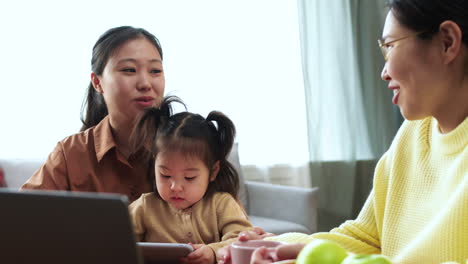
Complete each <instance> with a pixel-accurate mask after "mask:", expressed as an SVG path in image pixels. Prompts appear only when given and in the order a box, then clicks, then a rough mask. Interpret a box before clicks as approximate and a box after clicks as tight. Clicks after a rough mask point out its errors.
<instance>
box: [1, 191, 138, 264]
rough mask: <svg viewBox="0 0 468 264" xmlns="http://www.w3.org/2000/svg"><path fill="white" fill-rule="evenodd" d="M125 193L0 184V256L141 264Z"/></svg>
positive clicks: (25, 262) (25, 261)
mask: <svg viewBox="0 0 468 264" xmlns="http://www.w3.org/2000/svg"><path fill="white" fill-rule="evenodd" d="M127 204H128V201H127V198H126V197H125V196H121V195H117V194H98V193H79V192H61V191H58V192H56V191H54V192H52V191H21V192H18V191H16V190H10V189H0V251H1V253H0V262H1V263H5V264H10V263H14V264H31V263H47V264H64V263H67V264H83V263H86V264H105V263H112V264H142V263H143V259H142V257H141V255H140V253H139V249H138V247H137V245H136V242H135V237H134V235H133V230H132V225H131V220H130V217H129V213H128V209H127Z"/></svg>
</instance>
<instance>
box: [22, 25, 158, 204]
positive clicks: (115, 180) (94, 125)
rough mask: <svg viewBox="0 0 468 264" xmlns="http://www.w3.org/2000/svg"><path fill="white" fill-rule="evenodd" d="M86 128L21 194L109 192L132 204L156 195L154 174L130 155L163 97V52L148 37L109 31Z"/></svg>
mask: <svg viewBox="0 0 468 264" xmlns="http://www.w3.org/2000/svg"><path fill="white" fill-rule="evenodd" d="M91 67H92V73H91V83H90V85H89V87H88V95H87V98H86V113H85V114H84V116H83V117H82V121H83V127H82V128H81V132H80V133H78V134H74V135H71V136H69V137H67V138H65V139H64V140H62V141H60V142H59V143H58V144H57V146H56V147H55V149H54V151H53V152H52V153H51V154H50V155H49V157H48V159H47V161H46V162H45V164H44V165H43V166H42V167H41V168H40V169H39V170H38V171H36V172H35V174H34V175H33V176H32V177H31V178H30V179H29V180H28V181H27V182H26V183H25V184H24V185H23V186H22V189H47V190H68V191H87V192H109V193H120V194H124V195H127V196H128V198H129V200H130V201H133V200H135V199H137V198H138V197H139V196H140V194H141V193H143V192H148V191H151V190H152V178H150V177H149V175H150V173H149V171H150V170H151V168H150V167H149V165H148V164H146V163H144V162H143V161H142V160H141V157H139V155H138V154H131V150H130V146H129V136H130V133H131V129H132V127H133V126H134V123H135V120H136V117H137V115H138V114H139V113H141V112H142V111H143V110H144V109H146V108H149V107H152V106H157V105H159V103H160V101H161V99H162V97H163V93H164V86H165V81H164V71H163V64H162V49H161V46H160V44H159V41H158V40H157V39H156V37H155V36H153V35H152V34H151V33H149V32H148V31H146V30H144V29H141V28H133V27H129V26H123V27H117V28H112V29H109V30H108V31H107V32H105V33H104V34H103V35H101V37H100V38H99V39H98V41H97V42H96V44H95V45H94V48H93V54H92V59H91Z"/></svg>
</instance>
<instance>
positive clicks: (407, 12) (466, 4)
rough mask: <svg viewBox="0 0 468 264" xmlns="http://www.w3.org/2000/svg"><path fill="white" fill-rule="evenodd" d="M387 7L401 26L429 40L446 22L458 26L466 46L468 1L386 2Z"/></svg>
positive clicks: (405, 0)
mask: <svg viewBox="0 0 468 264" xmlns="http://www.w3.org/2000/svg"><path fill="white" fill-rule="evenodd" d="M387 7H388V8H389V10H391V12H392V13H393V15H394V16H395V18H396V19H397V20H398V22H400V24H401V25H403V26H405V27H407V28H409V29H412V30H414V31H416V32H423V33H422V34H420V35H419V37H420V38H421V39H430V38H431V37H432V36H433V35H434V34H435V33H437V32H438V31H439V26H440V24H441V23H442V22H444V21H446V20H451V21H453V22H455V23H457V24H458V26H459V27H460V29H461V31H462V34H463V37H462V41H463V43H465V44H467V45H468V1H466V0H387Z"/></svg>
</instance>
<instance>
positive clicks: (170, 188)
mask: <svg viewBox="0 0 468 264" xmlns="http://www.w3.org/2000/svg"><path fill="white" fill-rule="evenodd" d="M174 102H178V103H181V104H183V103H182V101H181V100H180V99H179V98H177V97H174V96H171V97H167V98H165V99H164V100H163V102H162V104H161V105H160V107H158V108H150V109H147V110H146V111H145V112H144V114H143V116H142V117H141V119H140V120H139V122H138V123H137V125H136V128H135V129H134V131H133V135H132V139H133V141H134V142H137V143H134V147H135V149H136V150H142V149H144V150H145V151H143V153H147V154H150V155H151V157H152V159H151V160H152V161H153V162H154V168H155V170H154V172H155V180H156V189H157V191H156V192H154V193H146V194H143V195H142V196H141V197H140V198H139V199H137V200H136V201H135V202H133V203H132V204H131V205H130V207H129V209H130V214H131V217H132V221H133V223H134V228H135V233H136V235H137V239H138V241H144V242H165V243H190V244H192V246H193V248H194V251H193V252H192V253H190V254H189V255H188V256H187V257H186V258H184V259H182V261H183V262H190V263H210V264H211V263H214V262H215V261H216V254H215V252H216V251H217V250H218V249H219V248H221V247H223V246H225V245H228V244H229V243H232V242H233V241H235V240H237V236H238V234H239V233H240V232H241V231H244V230H250V229H251V227H252V225H251V224H250V222H249V221H248V219H247V216H246V213H245V211H244V210H243V208H242V207H241V205H240V204H239V201H238V199H237V192H238V188H239V177H238V174H237V172H236V170H235V169H234V167H233V166H232V164H231V163H230V162H229V161H227V159H226V157H227V155H228V154H229V152H230V150H231V148H232V145H233V142H234V136H235V127H234V124H233V123H232V121H231V120H230V119H229V118H228V117H226V116H225V115H224V114H222V113H220V112H216V111H213V112H210V113H209V114H208V116H207V118H206V119H205V118H203V117H202V116H201V115H198V114H193V113H189V112H181V113H177V114H172V108H171V104H172V103H174Z"/></svg>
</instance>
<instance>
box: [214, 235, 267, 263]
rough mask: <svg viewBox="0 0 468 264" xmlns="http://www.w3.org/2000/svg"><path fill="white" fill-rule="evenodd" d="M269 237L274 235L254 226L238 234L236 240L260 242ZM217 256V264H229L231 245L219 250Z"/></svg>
mask: <svg viewBox="0 0 468 264" xmlns="http://www.w3.org/2000/svg"><path fill="white" fill-rule="evenodd" d="M269 236H274V234H272V233H268V232H265V230H263V229H262V228H261V227H258V226H254V227H253V229H252V230H250V231H242V232H240V233H239V236H238V239H239V241H248V240H260V239H264V238H265V237H269ZM217 255H218V259H219V261H218V264H231V245H228V246H225V247H222V248H220V249H219V250H218V252H217Z"/></svg>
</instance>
